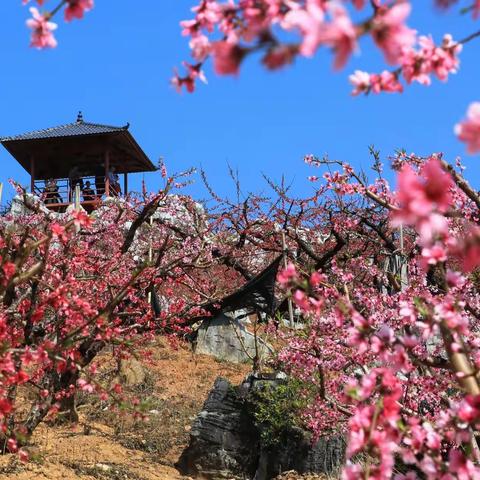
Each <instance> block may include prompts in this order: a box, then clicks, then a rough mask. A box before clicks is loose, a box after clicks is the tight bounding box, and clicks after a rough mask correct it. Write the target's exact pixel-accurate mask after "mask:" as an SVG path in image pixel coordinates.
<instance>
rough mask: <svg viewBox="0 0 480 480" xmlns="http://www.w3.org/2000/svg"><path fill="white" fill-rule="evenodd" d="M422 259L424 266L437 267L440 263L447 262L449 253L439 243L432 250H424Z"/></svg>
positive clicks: (426, 248)
mask: <svg viewBox="0 0 480 480" xmlns="http://www.w3.org/2000/svg"><path fill="white" fill-rule="evenodd" d="M422 257H423V261H424V265H425V264H427V265H436V264H437V263H439V262H445V261H446V260H447V252H446V250H445V247H444V246H443V245H440V244H438V243H437V244H435V245H433V247H431V248H428V247H425V248H423V249H422Z"/></svg>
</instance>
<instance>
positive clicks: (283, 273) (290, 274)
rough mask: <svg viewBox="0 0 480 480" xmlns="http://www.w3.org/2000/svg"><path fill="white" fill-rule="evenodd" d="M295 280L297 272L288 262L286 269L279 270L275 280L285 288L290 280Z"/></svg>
mask: <svg viewBox="0 0 480 480" xmlns="http://www.w3.org/2000/svg"><path fill="white" fill-rule="evenodd" d="M296 278H297V270H296V268H295V265H294V264H293V263H292V262H289V263H288V265H287V268H285V269H283V270H280V272H278V275H277V280H278V282H279V283H280V284H281V285H284V286H287V285H288V284H289V283H290V282H291V281H292V280H294V279H296Z"/></svg>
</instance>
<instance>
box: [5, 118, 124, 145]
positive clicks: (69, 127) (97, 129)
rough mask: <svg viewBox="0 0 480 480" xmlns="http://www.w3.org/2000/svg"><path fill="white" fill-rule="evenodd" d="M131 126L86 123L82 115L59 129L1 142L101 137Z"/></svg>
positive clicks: (24, 134)
mask: <svg viewBox="0 0 480 480" xmlns="http://www.w3.org/2000/svg"><path fill="white" fill-rule="evenodd" d="M128 127H129V124H127V125H125V126H124V127H113V126H111V125H100V124H98V123H90V122H84V121H83V117H82V115H81V114H79V115H78V118H77V121H76V122H73V123H67V124H65V125H59V126H57V127H51V128H45V129H43V130H35V131H33V132H27V133H22V134H20V135H15V136H12V137H4V138H1V139H0V142H12V141H18V140H40V139H43V138H59V137H76V136H79V135H99V134H102V133H114V132H118V131H122V130H128Z"/></svg>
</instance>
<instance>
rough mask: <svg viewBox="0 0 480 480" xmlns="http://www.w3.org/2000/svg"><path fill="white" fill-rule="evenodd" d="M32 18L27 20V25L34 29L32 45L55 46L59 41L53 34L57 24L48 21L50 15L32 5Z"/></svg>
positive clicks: (38, 46)
mask: <svg viewBox="0 0 480 480" xmlns="http://www.w3.org/2000/svg"><path fill="white" fill-rule="evenodd" d="M30 13H31V14H32V18H30V19H28V20H27V26H28V27H29V28H31V29H32V37H31V45H32V46H33V47H37V48H47V47H50V48H54V47H56V46H57V41H56V40H55V37H54V36H53V33H52V32H53V31H54V30H55V29H56V28H57V24H56V23H53V22H49V21H48V17H47V16H45V15H41V14H40V12H39V11H38V9H37V8H35V7H30Z"/></svg>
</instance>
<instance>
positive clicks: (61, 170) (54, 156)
mask: <svg viewBox="0 0 480 480" xmlns="http://www.w3.org/2000/svg"><path fill="white" fill-rule="evenodd" d="M128 128H129V124H127V125H125V126H124V127H113V126H110V125H100V124H97V123H90V122H85V121H84V120H83V115H82V113H81V112H79V114H78V117H77V120H76V121H75V122H73V123H68V124H65V125H60V126H57V127H52V128H47V129H44V130H36V131H33V132H28V133H24V134H21V135H16V136H13V137H4V138H1V139H0V143H1V144H2V145H3V146H4V147H5V148H6V149H7V150H8V151H9V152H10V154H11V155H12V156H13V157H14V158H15V159H16V160H17V162H18V163H20V165H22V167H23V168H24V169H25V170H26V171H27V172H28V173H29V174H30V179H31V180H30V189H31V192H32V193H34V194H36V195H38V196H39V197H41V198H43V199H44V201H45V204H46V205H47V207H49V208H52V209H62V208H63V207H66V206H67V205H69V204H70V203H72V200H73V198H74V193H75V192H74V189H75V186H76V185H80V187H81V188H85V187H84V185H85V184H86V182H87V181H89V182H90V185H91V187H90V191H89V194H88V195H86V194H85V190H84V191H83V200H81V204H82V206H88V207H89V208H90V209H91V208H93V206H94V205H95V204H97V203H98V202H99V201H100V199H101V198H102V197H103V196H107V197H108V196H111V195H117V196H118V195H121V188H120V185H119V182H117V183H116V184H115V185H113V184H112V181H113V180H112V179H113V178H115V179H117V178H118V175H117V174H123V194H124V195H125V196H126V195H127V194H128V174H129V173H137V172H153V171H155V170H156V168H155V166H154V165H153V164H152V162H151V161H150V159H149V158H148V157H147V155H146V154H145V153H144V152H143V150H142V149H141V147H140V146H139V145H138V143H137V142H136V140H135V139H134V137H133V136H132V134H131V133H130V132H129V130H128ZM115 181H116V180H115ZM52 184H53V185H54V186H55V189H56V193H55V195H53V194H52V193H51V190H49V187H48V186H49V185H50V186H51V185H52ZM94 188H95V189H94ZM48 192H50V193H48ZM77 195H78V187H77ZM45 197H50V198H47V200H45Z"/></svg>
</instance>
